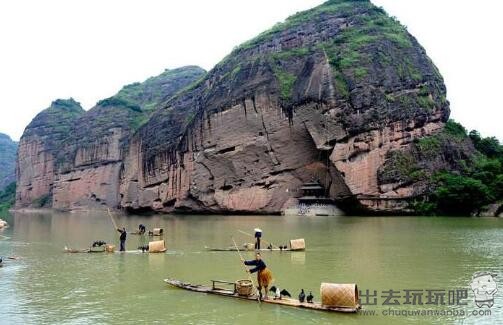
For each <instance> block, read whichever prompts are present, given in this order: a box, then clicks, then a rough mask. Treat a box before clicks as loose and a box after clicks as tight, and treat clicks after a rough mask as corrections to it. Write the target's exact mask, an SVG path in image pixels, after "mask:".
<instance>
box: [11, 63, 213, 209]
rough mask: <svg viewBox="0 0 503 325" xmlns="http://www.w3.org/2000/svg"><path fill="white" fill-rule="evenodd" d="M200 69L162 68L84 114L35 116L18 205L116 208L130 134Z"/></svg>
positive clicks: (27, 141) (22, 165) (22, 168)
mask: <svg viewBox="0 0 503 325" xmlns="http://www.w3.org/2000/svg"><path fill="white" fill-rule="evenodd" d="M204 73H205V71H204V70H203V69H201V68H199V67H193V66H189V67H184V68H179V69H174V70H166V71H165V72H163V73H162V74H161V75H159V76H157V77H152V78H150V79H148V80H146V81H145V82H143V83H135V84H131V85H128V86H125V87H124V88H123V89H122V90H121V91H119V93H117V94H116V95H115V96H113V97H110V98H108V99H105V100H102V101H100V102H98V104H97V105H96V106H95V107H93V108H92V109H91V110H89V111H88V112H84V111H83V110H82V109H81V108H80V107H79V108H80V111H79V114H75V115H72V118H71V119H64V120H63V121H61V120H60V116H59V115H58V114H57V113H58V112H56V111H55V110H54V109H51V108H50V109H48V110H46V111H44V112H42V113H41V114H39V115H38V116H37V117H36V118H35V119H34V120H33V121H32V123H31V124H30V125H29V126H28V127H27V128H26V130H25V133H24V135H23V139H22V141H21V148H22V150H20V154H19V159H18V164H19V172H18V178H19V179H20V180H22V181H23V182H22V184H25V185H22V186H19V187H18V195H17V200H16V205H17V207H18V208H19V207H32V206H38V205H40V204H39V202H38V201H40V199H38V198H40V197H42V198H44V199H43V203H45V204H46V205H48V206H52V207H53V208H57V209H75V208H79V207H82V206H85V207H89V206H91V207H92V206H96V205H108V206H117V203H118V201H119V196H118V195H119V193H118V184H119V183H118V180H119V178H120V177H119V175H120V171H121V168H122V158H123V154H124V152H125V148H126V147H127V146H128V140H129V138H130V137H131V134H132V133H133V132H135V130H137V129H138V128H139V127H140V126H141V125H142V124H143V123H144V122H145V121H146V120H147V119H148V118H149V116H150V115H151V114H152V111H153V110H154V108H155V107H156V106H158V105H159V104H160V103H162V102H163V101H165V100H167V99H168V98H169V97H171V96H173V95H174V94H175V93H176V92H178V91H180V90H181V89H183V88H184V87H187V86H188V85H190V84H191V83H193V82H194V81H196V80H197V79H198V78H200V77H201V76H202V75H203V74H204ZM51 107H52V106H51ZM63 126H64V130H62V129H61V128H62V127H63ZM60 129H61V130H60ZM60 131H64V132H60ZM23 140H24V141H23ZM30 165H33V166H37V167H34V168H31V167H30ZM33 184H36V186H34V185H33ZM30 188H31V189H30Z"/></svg>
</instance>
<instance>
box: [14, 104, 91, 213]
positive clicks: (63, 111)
mask: <svg viewBox="0 0 503 325" xmlns="http://www.w3.org/2000/svg"><path fill="white" fill-rule="evenodd" d="M84 113H85V111H84V110H83V109H82V107H81V106H80V104H79V103H77V102H76V101H74V100H73V99H68V100H62V99H58V100H56V101H54V102H52V104H51V106H50V107H49V108H47V109H45V110H44V111H42V112H41V113H39V114H38V115H37V116H36V117H35V118H34V119H33V121H32V122H31V123H30V124H29V125H28V126H27V127H26V129H25V131H24V133H23V136H22V137H21V141H20V142H19V149H18V159H17V167H16V168H17V171H16V183H17V188H16V207H18V208H21V207H30V206H33V207H42V206H50V202H51V199H52V194H53V191H52V187H53V184H54V178H55V166H56V160H55V158H56V155H57V153H58V150H59V149H60V148H61V146H62V143H63V141H64V139H65V138H66V137H67V136H68V134H69V132H70V130H71V127H72V125H73V123H74V121H75V120H76V119H77V118H78V117H79V116H81V115H83V114H84Z"/></svg>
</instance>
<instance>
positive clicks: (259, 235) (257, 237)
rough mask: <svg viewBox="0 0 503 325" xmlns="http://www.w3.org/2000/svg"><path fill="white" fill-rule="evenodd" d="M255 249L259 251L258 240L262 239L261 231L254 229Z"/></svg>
mask: <svg viewBox="0 0 503 325" xmlns="http://www.w3.org/2000/svg"><path fill="white" fill-rule="evenodd" d="M254 230H255V249H260V238H262V230H261V229H259V228H255V229H254Z"/></svg>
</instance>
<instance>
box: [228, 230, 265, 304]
mask: <svg viewBox="0 0 503 325" xmlns="http://www.w3.org/2000/svg"><path fill="white" fill-rule="evenodd" d="M231 239H232V242H233V243H234V247H235V248H236V251H237V252H238V254H239V259H240V260H241V264H242V265H243V267H244V269H245V272H246V274H247V275H248V279H249V280H250V282H251V283H252V287H253V290H256V287H255V282H254V281H253V278H252V277H251V274H250V271H248V268H247V267H246V265H245V264H244V261H245V259H244V258H243V255H241V251H240V250H239V248H238V245H237V244H236V241H235V240H234V237H231ZM257 300H258V302H260V293H259V294H258V295H257Z"/></svg>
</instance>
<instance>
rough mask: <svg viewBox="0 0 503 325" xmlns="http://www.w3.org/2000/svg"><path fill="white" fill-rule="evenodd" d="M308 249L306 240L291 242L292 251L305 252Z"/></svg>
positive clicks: (293, 240)
mask: <svg viewBox="0 0 503 325" xmlns="http://www.w3.org/2000/svg"><path fill="white" fill-rule="evenodd" d="M305 249H306V241H305V240H304V238H300V239H292V240H290V250H292V251H303V250H305Z"/></svg>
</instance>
